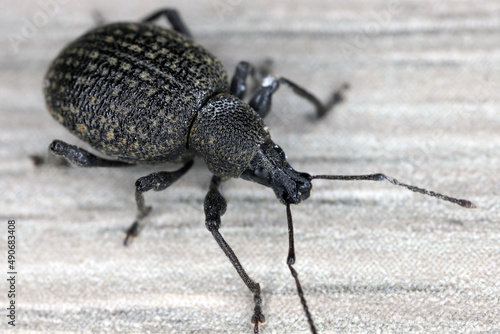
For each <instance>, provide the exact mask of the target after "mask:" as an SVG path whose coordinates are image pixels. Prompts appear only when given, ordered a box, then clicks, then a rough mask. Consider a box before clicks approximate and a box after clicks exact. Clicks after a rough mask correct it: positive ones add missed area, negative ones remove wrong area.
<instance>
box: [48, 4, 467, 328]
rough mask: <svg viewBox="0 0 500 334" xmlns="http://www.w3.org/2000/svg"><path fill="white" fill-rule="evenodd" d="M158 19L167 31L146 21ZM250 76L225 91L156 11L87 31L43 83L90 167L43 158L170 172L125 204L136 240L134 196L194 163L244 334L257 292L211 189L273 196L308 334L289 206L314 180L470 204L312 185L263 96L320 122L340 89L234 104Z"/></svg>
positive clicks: (204, 56) (270, 88)
mask: <svg viewBox="0 0 500 334" xmlns="http://www.w3.org/2000/svg"><path fill="white" fill-rule="evenodd" d="M162 16H165V17H166V18H167V20H168V21H169V22H170V24H171V25H172V28H173V30H169V29H164V28H161V27H159V26H156V25H154V24H152V23H151V22H152V21H154V20H156V19H158V18H160V17H162ZM249 76H250V77H254V78H255V77H256V76H257V71H256V69H255V68H254V67H253V66H252V65H250V64H249V63H246V62H240V63H239V64H238V66H237V67H236V72H235V74H234V77H233V78H232V81H231V84H230V85H228V78H227V74H226V71H225V70H224V68H223V66H222V64H221V62H220V61H219V60H218V59H217V58H215V57H214V56H213V55H212V54H211V53H209V52H208V51H207V50H205V49H204V48H203V47H202V46H200V45H198V44H196V43H195V42H194V41H193V39H192V38H191V34H190V32H189V30H188V29H187V27H186V26H185V25H184V23H183V22H182V20H181V18H180V16H179V15H178V13H177V12H176V11H175V10H172V9H166V10H161V11H158V12H156V13H154V14H153V15H151V16H149V17H147V18H146V19H145V20H144V21H143V22H142V23H113V24H107V25H103V26H100V27H97V28H95V29H92V30H90V31H89V32H87V33H86V34H84V35H83V36H81V37H80V38H78V39H77V40H75V41H74V42H72V43H71V44H70V45H68V46H67V47H66V48H65V49H64V50H63V51H62V52H61V53H60V54H59V55H58V56H57V58H56V59H55V60H54V61H53V62H52V65H51V66H50V68H49V70H48V72H47V74H46V78H45V82H44V93H45V99H46V103H47V108H48V110H49V112H50V113H51V114H52V116H53V117H54V118H55V119H56V120H57V121H59V123H61V124H62V125H64V126H65V127H66V128H67V129H68V130H70V131H71V132H72V133H73V134H75V135H76V136H78V137H79V138H80V139H82V140H84V141H86V142H87V143H89V144H90V145H91V146H92V147H93V148H95V149H96V150H97V151H99V152H101V153H103V154H105V155H107V156H110V157H113V160H108V159H103V158H100V157H98V156H96V155H94V154H92V153H89V152H88V151H86V150H83V149H81V148H79V147H77V146H73V145H69V144H66V143H64V142H62V141H60V140H54V141H53V142H52V144H51V145H50V150H51V151H52V152H53V153H55V154H56V155H59V156H63V157H65V158H66V159H68V160H69V161H70V162H71V163H73V164H74V165H77V166H80V167H123V166H132V165H134V164H156V163H163V162H179V163H184V166H183V167H182V168H180V169H178V170H176V171H167V172H155V173H152V174H149V175H147V176H144V177H141V178H139V179H138V180H137V181H136V183H135V187H136V191H135V199H136V203H137V209H138V213H137V219H136V221H135V222H134V223H133V224H132V226H131V227H130V228H129V229H128V230H127V236H126V238H125V241H124V243H125V245H126V244H127V241H128V240H129V237H131V236H136V235H137V234H138V231H139V223H140V221H141V219H143V218H144V217H145V216H146V215H147V214H148V213H149V211H150V210H151V207H148V206H146V205H145V203H144V196H143V193H144V192H146V191H148V190H151V189H153V190H155V191H160V190H164V189H166V188H168V187H169V186H170V185H171V184H172V183H174V182H175V181H177V180H178V179H179V178H180V177H181V176H183V175H184V174H185V173H186V172H187V171H188V170H189V169H190V168H191V166H192V164H193V157H194V156H200V157H202V158H203V159H204V160H205V162H206V164H207V166H208V168H209V169H210V171H211V172H212V173H213V177H212V180H211V183H210V188H209V190H208V193H207V195H206V197H205V202H204V210H205V217H206V221H205V224H206V227H207V229H208V230H209V231H210V232H211V233H212V235H213V237H214V238H215V240H216V241H217V243H218V244H219V246H220V247H221V248H222V250H223V251H224V253H225V254H226V256H227V257H228V258H229V260H230V261H231V263H232V265H233V266H234V268H235V269H236V271H237V272H238V274H239V275H240V277H241V279H242V280H243V282H244V283H245V284H246V286H247V287H248V288H249V289H250V291H251V292H252V293H253V295H254V302H255V307H254V311H253V316H252V318H251V321H252V323H253V324H254V332H255V333H258V330H259V323H264V322H265V317H264V314H263V313H262V309H261V304H262V299H261V296H260V285H259V284H258V283H256V282H255V281H253V280H252V279H251V278H250V277H249V276H248V274H247V273H246V271H245V270H244V269H243V266H242V265H241V264H240V262H239V260H238V258H237V257H236V255H235V254H234V252H233V251H232V249H231V247H230V246H229V245H228V244H227V242H226V241H225V240H224V238H223V237H222V235H221V234H220V232H219V228H220V226H221V216H222V215H223V214H224V213H225V211H226V200H225V199H224V197H223V196H222V194H221V193H220V191H219V188H220V184H221V182H222V181H223V180H225V179H229V178H238V177H239V178H242V179H245V180H249V181H253V182H257V183H259V184H262V185H264V186H267V187H270V188H271V189H273V190H274V192H275V194H276V196H277V197H278V199H279V200H280V202H281V203H283V204H284V205H285V206H286V213H287V221H288V235H289V253H288V257H287V265H288V267H289V269H290V272H291V274H292V276H293V278H294V280H295V284H296V286H297V291H298V295H299V297H300V300H301V303H302V306H303V309H304V312H305V314H306V318H307V321H308V323H309V326H310V329H311V332H313V333H316V328H315V326H314V322H313V318H312V316H311V314H310V312H309V309H308V307H307V303H306V299H305V297H304V293H303V291H302V288H301V285H300V282H299V279H298V275H297V272H296V271H295V270H294V268H293V264H294V262H295V253H294V240H293V224H292V214H291V210H290V204H298V203H300V202H302V201H303V200H306V199H307V198H309V195H310V192H311V189H312V184H311V181H312V180H314V179H330V180H348V181H349V180H371V181H382V180H388V181H389V182H391V183H393V184H395V185H398V186H402V187H405V188H407V189H409V190H411V191H415V192H419V193H422V194H425V195H429V196H434V197H438V198H440V199H443V200H446V201H450V202H452V203H455V204H458V205H461V206H463V207H466V208H473V207H475V205H474V204H473V203H471V202H470V201H467V200H464V199H456V198H452V197H448V196H445V195H442V194H439V193H435V192H432V191H428V190H425V189H421V188H417V187H414V186H411V185H407V184H404V183H400V182H399V181H397V180H395V179H394V178H392V177H389V176H386V175H384V174H370V175H351V176H346V175H310V174H307V173H302V172H297V171H295V170H294V169H293V168H292V167H291V166H290V165H289V164H288V162H287V161H286V155H285V153H284V152H283V150H282V149H281V148H280V147H279V146H278V145H276V144H275V143H274V142H273V141H272V140H271V136H270V134H269V131H268V128H267V127H266V126H265V125H264V122H263V118H264V117H265V116H266V115H267V114H268V113H269V111H270V110H271V98H272V96H273V94H274V93H275V92H276V91H277V89H278V88H279V87H280V85H285V86H288V87H290V88H291V89H292V90H293V91H294V92H295V93H296V94H297V95H299V96H300V97H302V98H305V99H306V100H307V101H309V102H310V103H312V104H313V105H314V106H315V108H316V113H317V117H318V118H321V117H323V116H324V115H325V114H326V113H327V112H328V110H330V109H331V108H332V107H333V106H334V105H335V104H336V103H338V102H340V101H341V100H342V95H341V93H342V90H343V89H344V88H346V87H342V88H341V89H340V90H339V91H337V92H335V93H334V94H333V95H332V97H331V99H330V100H329V101H328V102H327V103H326V104H323V103H321V102H320V101H319V100H318V99H317V98H316V97H315V96H314V95H312V94H311V93H309V92H308V91H307V90H305V89H304V88H301V87H300V86H298V85H297V84H295V83H293V82H292V81H290V80H288V79H285V78H275V77H270V76H267V77H266V78H265V79H264V80H262V84H261V86H260V87H259V88H257V89H256V90H255V91H254V92H253V93H252V96H251V98H250V100H249V102H248V104H247V103H245V102H243V101H242V99H243V98H244V97H245V93H246V90H247V85H246V79H247V78H248V77H249Z"/></svg>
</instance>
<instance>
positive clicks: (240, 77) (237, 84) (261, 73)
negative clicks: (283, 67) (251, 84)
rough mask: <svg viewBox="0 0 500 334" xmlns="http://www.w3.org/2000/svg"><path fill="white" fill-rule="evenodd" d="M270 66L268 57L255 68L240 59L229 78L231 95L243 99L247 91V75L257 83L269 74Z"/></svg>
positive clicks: (270, 62)
mask: <svg viewBox="0 0 500 334" xmlns="http://www.w3.org/2000/svg"><path fill="white" fill-rule="evenodd" d="M271 66H272V61H271V60H270V59H267V60H266V61H264V63H263V64H262V65H261V66H259V67H257V68H255V67H254V66H253V65H252V64H250V63H248V62H246V61H240V62H239V64H238V65H237V66H236V72H235V73H234V76H233V79H232V80H231V87H230V89H229V92H230V93H231V95H234V96H236V97H237V98H239V99H243V98H244V97H245V93H246V91H247V83H246V81H247V78H248V76H251V77H252V78H253V79H254V80H255V82H256V83H258V82H260V81H262V79H263V78H265V77H267V76H268V75H269V73H270V71H271V70H270V69H271Z"/></svg>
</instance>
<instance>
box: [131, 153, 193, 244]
mask: <svg viewBox="0 0 500 334" xmlns="http://www.w3.org/2000/svg"><path fill="white" fill-rule="evenodd" d="M192 165H193V160H190V161H188V162H187V163H186V164H185V165H184V166H182V168H180V169H178V170H176V171H173V172H156V173H152V174H149V175H147V176H144V177H141V178H140V179H138V180H137V181H136V182H135V201H136V203H137V217H136V220H135V221H134V223H133V224H132V225H131V226H130V227H129V228H128V229H127V232H126V234H127V235H126V237H125V240H124V241H123V244H124V245H125V246H127V243H128V239H129V238H130V237H136V236H137V235H138V234H139V223H140V221H141V220H142V219H143V218H144V217H146V216H147V215H148V213H149V212H150V211H151V207H150V206H146V204H145V202H144V195H143V193H145V192H146V191H148V190H151V189H153V190H154V191H162V190H165V189H167V188H168V187H170V186H171V185H172V184H173V183H174V182H175V181H177V180H178V179H180V178H181V176H182V175H184V174H185V173H186V172H187V171H188V170H189V169H190V168H191V166H192Z"/></svg>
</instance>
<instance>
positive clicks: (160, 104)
mask: <svg viewBox="0 0 500 334" xmlns="http://www.w3.org/2000/svg"><path fill="white" fill-rule="evenodd" d="M226 90H227V74H226V72H225V70H224V68H223V66H222V64H221V63H220V61H219V60H217V59H216V58H215V57H214V56H213V55H211V54H210V53H209V52H208V51H206V50H205V49H204V48H202V47H201V46H199V45H198V44H196V43H194V42H193V41H192V40H191V39H190V38H188V37H185V36H184V35H181V34H179V33H177V32H175V31H173V30H168V29H164V28H161V27H157V26H155V25H153V24H149V23H144V24H135V23H134V24H132V23H115V24H110V25H106V26H103V27H99V28H96V29H93V30H91V31H89V32H88V33H86V34H85V35H83V36H82V37H80V38H78V39H77V40H76V41H74V42H73V43H71V44H70V45H69V46H67V47H66V48H65V49H64V50H63V51H62V52H61V54H60V55H59V56H58V57H57V58H56V59H55V60H54V62H53V63H52V66H51V67H50V69H49V71H48V73H47V76H46V81H45V98H46V102H47V106H48V109H49V111H50V113H51V114H52V115H53V116H54V118H55V119H57V120H58V121H59V122H60V123H61V124H63V125H64V126H65V127H66V128H68V129H69V130H70V131H71V132H72V133H74V134H75V135H77V136H78V137H80V138H81V139H83V140H84V141H86V142H88V143H90V144H91V145H92V146H93V147H94V148H95V149H97V150H98V151H99V152H101V153H104V154H106V155H108V156H111V157H114V158H116V159H119V160H122V161H129V162H139V163H157V162H179V161H184V160H187V159H189V158H191V153H190V152H188V151H187V139H188V138H187V137H188V133H189V127H190V125H191V123H192V120H193V118H194V117H195V115H196V114H197V112H198V110H199V109H200V107H201V106H202V105H203V103H205V102H206V100H207V99H208V98H209V97H210V96H212V95H214V94H216V93H218V92H223V91H226Z"/></svg>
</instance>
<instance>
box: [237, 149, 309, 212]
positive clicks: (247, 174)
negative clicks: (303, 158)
mask: <svg viewBox="0 0 500 334" xmlns="http://www.w3.org/2000/svg"><path fill="white" fill-rule="evenodd" d="M240 177H241V178H242V179H245V180H249V181H254V182H257V183H259V184H262V185H264V186H266V187H270V188H272V189H273V190H274V193H275V194H276V197H278V199H279V200H280V202H281V203H283V204H298V203H300V202H302V201H304V200H306V199H307V198H309V196H310V194H311V189H312V184H311V179H312V177H311V175H309V174H307V173H301V172H297V171H296V170H295V169H293V168H292V167H291V166H290V164H289V163H288V162H287V161H286V155H285V152H283V150H282V149H281V147H279V146H278V145H276V144H275V143H273V142H272V141H271V140H268V141H266V142H265V143H263V144H262V145H261V147H260V150H259V151H258V152H257V154H256V155H255V157H254V158H253V159H252V161H251V162H250V164H249V165H248V168H247V169H246V170H245V171H244V172H243V174H242V175H241V176H240Z"/></svg>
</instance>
